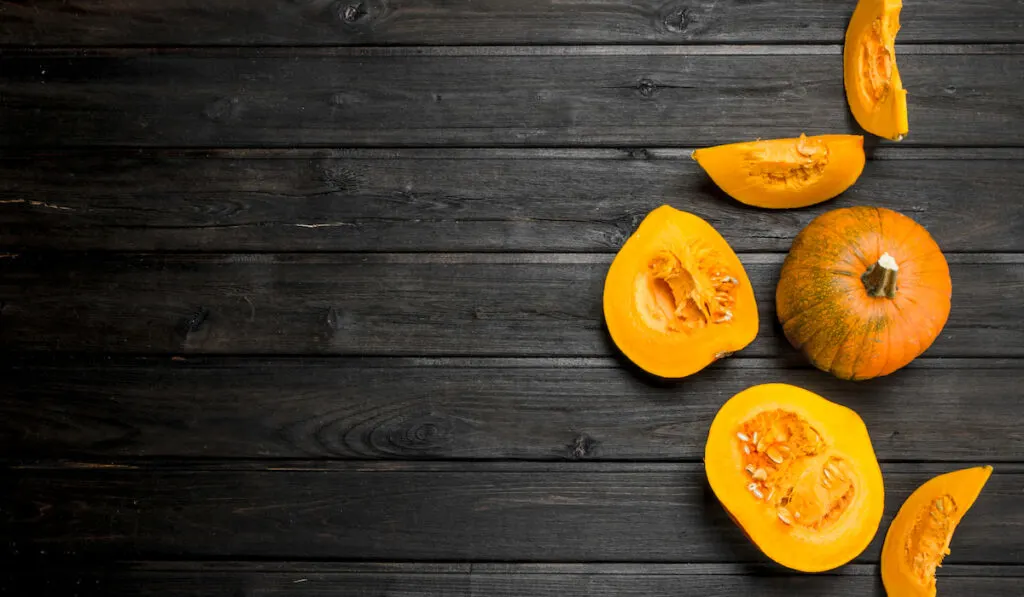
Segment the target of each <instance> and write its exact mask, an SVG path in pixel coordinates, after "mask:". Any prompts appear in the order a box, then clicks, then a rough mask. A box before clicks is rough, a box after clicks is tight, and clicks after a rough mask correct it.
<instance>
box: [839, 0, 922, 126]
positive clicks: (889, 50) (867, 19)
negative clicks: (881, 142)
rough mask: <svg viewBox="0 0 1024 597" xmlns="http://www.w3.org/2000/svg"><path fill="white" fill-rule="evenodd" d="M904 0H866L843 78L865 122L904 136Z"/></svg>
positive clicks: (851, 35)
mask: <svg viewBox="0 0 1024 597" xmlns="http://www.w3.org/2000/svg"><path fill="white" fill-rule="evenodd" d="M902 7H903V2H902V1H901V0H860V1H859V2H858V3H857V8H856V9H854V11H853V18H851V19H850V25H849V27H847V29H846V44H845V47H844V49H843V79H844V83H845V85H846V99H847V101H848V102H849V104H850V111H851V112H853V116H854V118H856V119H857V123H858V124H860V126H861V127H862V128H863V129H864V130H866V131H868V132H869V133H872V134H874V135H878V136H879V137H884V138H886V139H892V140H893V141H901V140H902V139H903V137H905V136H906V134H907V131H908V124H907V91H906V90H905V89H903V81H901V80H900V72H899V70H897V68H896V33H897V32H899V30H900V9H901V8H902Z"/></svg>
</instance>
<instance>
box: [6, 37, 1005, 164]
mask: <svg viewBox="0 0 1024 597" xmlns="http://www.w3.org/2000/svg"><path fill="white" fill-rule="evenodd" d="M950 48H953V50H952V51H956V52H957V53H944V52H947V51H951V50H950ZM955 48H956V47H955V46H940V47H938V48H934V49H932V50H927V51H922V52H920V53H908V52H904V54H903V55H902V56H901V58H900V72H901V74H902V78H903V82H904V85H905V86H906V87H907V88H908V89H909V90H910V99H909V102H910V113H911V121H910V123H911V124H910V131H911V132H910V136H909V137H908V139H907V141H906V143H912V144H918V145H961V146H970V145H980V146H1002V145H1006V146H1019V145H1020V144H1021V134H1020V133H1021V131H1022V130H1024V54H1021V53H1020V50H1019V48H1018V47H1017V46H1008V47H1004V48H997V49H995V50H993V49H991V48H987V49H986V48H981V49H967V50H962V51H961V50H956V49H955ZM840 49H841V48H840V47H838V46H828V47H820V46H791V47H778V46H772V47H748V46H735V47H731V48H730V47H696V48H691V49H687V48H679V47H669V48H665V49H658V48H655V49H651V48H635V47H634V48H629V47H627V48H582V49H581V48H572V47H556V48H541V49H532V48H480V49H474V48H464V49H457V48H456V49H451V48H447V49H446V48H441V49H439V50H437V51H432V50H430V49H424V48H411V49H401V48H399V49H394V48H378V49H351V50H347V49H336V50H316V49H279V50H260V51H256V50H236V49H231V50H214V49H207V50H192V51H181V50H176V51H170V50H168V51H143V50H138V51H136V50H110V51H93V52H89V53H85V54H83V53H80V52H74V53H72V52H51V53H42V54H36V53H17V52H15V53H6V54H4V55H3V56H0V72H2V73H3V78H2V79H0V95H2V96H3V98H4V101H3V103H2V104H0V143H2V145H5V146H8V147H39V146H44V147H57V146H83V145H89V146H93V145H99V146H102V145H131V146H204V147H211V146H213V147H223V146H275V147H280V146H323V145H335V146H339V145H340V146H382V145H387V146H395V145H427V144H430V145H449V146H459V145H471V146H481V145H516V146H521V145H534V146H565V145H604V146H622V145H637V144H644V145H674V146H679V145H683V146H694V145H706V144H714V143H723V142H727V141H737V140H745V139H751V138H755V137H762V138H770V137H782V136H792V135H795V134H798V133H800V132H802V131H805V132H808V133H825V132H830V133H840V132H846V131H856V130H857V129H856V126H855V125H854V124H853V122H852V119H851V118H850V117H849V114H848V111H847V106H846V99H845V95H844V92H843V82H842V76H841V73H842V57H841V55H840ZM933 50H934V51H935V52H939V53H937V54H936V53H931V52H932V51H933ZM993 51H995V52H999V53H989V52H993ZM975 52H980V53H975ZM766 73H770V75H769V74H766Z"/></svg>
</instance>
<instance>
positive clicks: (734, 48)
mask: <svg viewBox="0 0 1024 597" xmlns="http://www.w3.org/2000/svg"><path fill="white" fill-rule="evenodd" d="M0 49H3V51H4V58H10V57H22V56H45V55H56V56H65V55H70V56H74V57H89V56H94V55H97V56H114V55H121V56H125V55H140V54H149V55H159V54H173V55H181V54H183V53H185V54H193V55H194V54H205V55H209V56H217V55H223V56H241V55H244V54H257V55H258V57H261V58H272V57H276V56H279V55H284V54H294V53H298V52H302V53H305V54H307V55H311V56H338V57H346V56H354V57H374V56H417V57H468V56H608V55H616V56H623V55H638V56H734V55H740V56H743V55H754V56H757V55H804V56H806V55H811V56H814V55H839V54H842V50H843V44H842V43H836V42H821V41H817V42H815V41H810V42H802V41H782V42H765V41H757V42H730V43H716V42H707V43H692V42H691V43H672V44H630V43H625V44H609V43H600V44H580V43H568V44H556V43H547V44H537V45H516V44H477V45H404V44H387V45H384V44H380V45H373V44H366V45H351V46H341V45H338V46H331V45H311V44H285V45H273V44H268V45H253V46H239V45H213V44H211V45H194V46H181V45H104V46H52V45H38V46H25V45H21V44H18V45H11V44H0ZM896 53H897V54H901V53H902V54H908V55H910V54H917V55H965V54H979V55H980V54H987V55H1000V54H1001V55H1006V54H1021V53H1024V42H1001V41H997V42H977V41H972V42H953V43H934V42H929V41H924V42H906V43H900V44H897V46H896Z"/></svg>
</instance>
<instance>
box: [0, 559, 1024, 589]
mask: <svg viewBox="0 0 1024 597" xmlns="http://www.w3.org/2000/svg"><path fill="white" fill-rule="evenodd" d="M1022 574H1024V573H1022V572H1021V571H1020V570H1019V569H1018V568H1017V567H1013V566H957V565H946V566H943V567H942V568H941V569H940V570H939V581H938V585H939V590H940V591H942V595H944V596H947V597H957V596H963V597H975V596H977V595H999V596H1001V597H1019V596H1021V595H1024V579H1022V578H1021V576H1022ZM0 582H2V577H0ZM8 586H9V587H11V588H13V587H16V586H31V587H33V589H34V591H33V594H34V595H43V596H48V595H69V594H72V593H74V594H75V595H77V596H78V597H88V596H92V595H97V596H99V595H102V596H104V597H128V596H132V597H156V596H160V597H163V596H164V595H166V594H167V593H168V591H172V590H173V591H174V594H177V595H188V596H189V597H214V596H217V597H220V596H223V595H260V596H266V597H334V596H337V597H342V596H345V597H350V596H360V595H367V596H371V595H372V596H375V597H376V596H379V595H403V596H408V597H427V596H429V597H437V596H444V597H506V596H507V597H513V596H516V597H518V596H521V595H531V596H535V597H595V596H596V597H613V596H620V595H621V596H626V595H637V594H638V593H639V594H644V595H650V596H652V597H679V596H683V597H734V596H735V595H758V596H761V597H791V596H792V595H844V596H850V597H868V596H879V597H881V596H883V595H884V594H885V592H884V590H883V589H882V586H881V580H880V577H879V571H878V566H877V565H864V564H852V565H849V566H846V567H843V568H841V569H839V570H836V571H832V572H829V573H824V574H814V575H810V574H796V573H791V572H785V571H783V570H781V569H779V568H777V567H769V566H761V565H754V564H748V565H731V564H477V563H473V564H413V563H409V564H406V563H402V564H392V563H365V564H358V563H357V564H345V563H341V564H335V563H305V562H280V563H277V562H273V563H252V562H169V563H164V562H123V563H117V564H110V565H106V566H102V567H88V568H86V567H77V566H65V567H64V568H63V569H62V574H59V575H45V576H44V575H42V574H39V573H38V572H27V573H26V572H24V571H22V572H18V573H12V575H11V577H10V579H9V584H8ZM2 590H3V587H2V586H0V591H2Z"/></svg>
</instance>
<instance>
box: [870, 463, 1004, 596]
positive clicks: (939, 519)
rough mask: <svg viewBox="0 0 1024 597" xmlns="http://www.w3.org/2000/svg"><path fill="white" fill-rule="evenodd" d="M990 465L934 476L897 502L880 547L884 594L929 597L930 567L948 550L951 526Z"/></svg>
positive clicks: (988, 472) (931, 588)
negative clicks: (900, 503) (893, 517)
mask: <svg viewBox="0 0 1024 597" xmlns="http://www.w3.org/2000/svg"><path fill="white" fill-rule="evenodd" d="M991 475H992V467H991V466H979V467H974V468H967V469H962V470H958V471H953V472H951V473H946V474H944V475H939V476H938V477H935V478H933V479H931V480H929V481H928V482H926V483H925V484H924V485H922V486H920V487H918V488H917V489H916V490H915V491H914V493H912V494H911V495H910V497H909V498H907V501H906V502H904V503H903V506H901V507H900V511H899V513H898V514H896V518H895V519H893V521H892V524H891V525H890V526H889V532H888V533H886V535H885V544H884V545H883V546H882V584H884V585H885V592H886V593H887V594H888V595H889V597H934V596H935V569H936V568H937V567H939V566H941V565H942V559H943V558H944V557H945V556H946V555H947V554H949V542H950V540H951V539H952V538H953V531H955V530H956V526H957V525H958V524H960V521H961V520H962V519H963V517H964V515H965V514H967V510H969V509H970V507H971V506H972V505H973V504H974V500H976V499H978V495H979V494H980V493H981V489H982V487H984V486H985V483H986V482H987V481H988V478H989V477H990V476H991Z"/></svg>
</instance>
